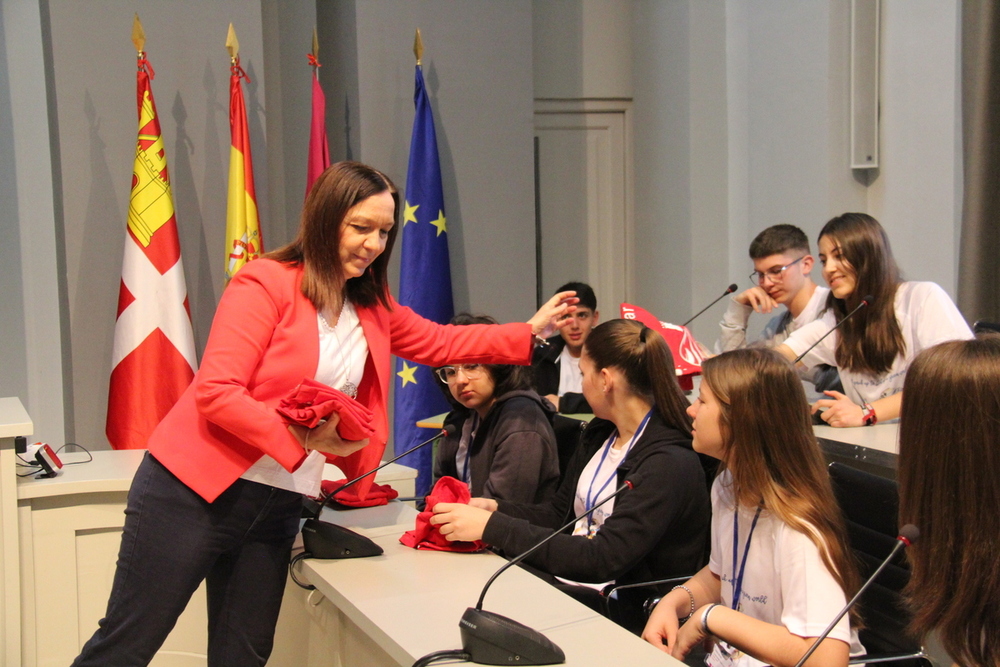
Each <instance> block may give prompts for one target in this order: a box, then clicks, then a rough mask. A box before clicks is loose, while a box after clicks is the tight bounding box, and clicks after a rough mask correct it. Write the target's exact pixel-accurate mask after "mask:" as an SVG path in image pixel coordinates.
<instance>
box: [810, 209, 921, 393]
mask: <svg viewBox="0 0 1000 667" xmlns="http://www.w3.org/2000/svg"><path fill="white" fill-rule="evenodd" d="M824 236H827V237H829V238H830V240H831V241H832V242H833V245H834V246H835V247H836V248H838V249H839V250H840V256H841V257H842V258H843V260H846V261H847V263H848V264H850V265H851V268H853V269H854V273H855V286H854V292H853V293H851V294H849V295H848V296H847V298H846V299H838V298H836V297H835V296H834V295H833V292H831V293H830V296H829V297H827V302H826V304H827V307H828V308H832V309H833V312H834V313H835V314H836V316H837V319H838V320H841V319H843V318H844V317H845V316H846V315H847V313H849V312H850V311H852V310H854V308H856V307H857V306H858V304H859V303H861V300H862V299H863V298H865V296H868V295H871V296H873V297H874V299H873V300H872V302H871V303H870V304H868V305H867V306H866V307H864V308H862V309H861V310H859V311H858V312H857V313H855V314H854V315H853V316H852V317H851V318H850V319H848V320H847V321H846V322H844V323H843V324H842V325H841V326H840V330H839V335H840V338H839V342H838V343H837V352H836V355H837V365H838V366H839V367H841V368H846V369H847V370H849V371H854V372H861V373H867V374H870V375H876V376H877V375H883V374H885V373H887V372H888V371H889V369H890V368H891V367H892V362H893V361H894V360H895V359H896V355H899V354H904V353H905V352H906V343H905V342H904V341H903V332H902V331H900V329H899V322H898V321H897V320H896V288H898V287H899V283H900V282H901V278H900V275H899V267H898V266H896V260H895V259H893V256H892V248H891V247H890V246H889V237H888V236H886V233H885V230H884V229H882V225H880V224H879V223H878V220H876V219H875V218H873V217H871V216H870V215H867V214H865V213H844V214H843V215H839V216H837V217H836V218H833V219H832V220H830V221H829V222H828V223H826V225H824V226H823V229H822V230H820V233H819V238H823V237H824Z"/></svg>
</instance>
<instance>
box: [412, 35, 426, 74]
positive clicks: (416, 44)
mask: <svg viewBox="0 0 1000 667" xmlns="http://www.w3.org/2000/svg"><path fill="white" fill-rule="evenodd" d="M413 55H415V56H416V57H417V65H418V66H419V65H420V61H421V60H422V59H423V57H424V40H422V39H420V28H417V36H416V37H414V38H413Z"/></svg>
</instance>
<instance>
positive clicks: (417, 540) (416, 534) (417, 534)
mask: <svg viewBox="0 0 1000 667" xmlns="http://www.w3.org/2000/svg"><path fill="white" fill-rule="evenodd" d="M471 497H472V494H470V493H469V487H468V485H467V484H465V482H462V481H461V480H457V479H455V478H454V477H442V478H441V479H439V480H438V481H437V484H435V485H434V488H433V489H432V490H431V493H430V495H429V496H427V509H425V510H424V511H423V512H421V513H420V514H418V515H417V525H416V528H414V529H413V530H410V531H407V532H405V533H403V535H402V537H400V538H399V541H400V542H401V543H403V544H404V545H406V546H408V547H412V548H414V549H432V550H434V551H459V552H463V553H471V552H473V551H482V550H483V549H484V548H486V545H485V544H484V543H483V541H482V540H476V541H475V542H449V541H448V538H446V537H445V536H444V535H442V534H441V529H440V528H439V527H438V526H435V525H433V524H431V517H432V516H434V512H433V511H432V510H433V509H434V506H435V505H437V504H438V503H467V502H469V499H470V498H471Z"/></svg>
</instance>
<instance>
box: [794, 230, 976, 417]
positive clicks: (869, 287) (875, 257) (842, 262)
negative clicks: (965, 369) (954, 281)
mask: <svg viewBox="0 0 1000 667" xmlns="http://www.w3.org/2000/svg"><path fill="white" fill-rule="evenodd" d="M819 261H820V264H822V266H823V278H824V279H825V280H826V282H827V284H828V285H829V286H830V292H831V293H830V296H829V297H828V302H827V305H828V311H827V315H826V316H825V317H823V318H822V319H820V320H817V321H815V322H813V323H811V324H808V325H806V326H805V327H803V328H802V329H799V330H798V331H796V332H795V333H793V334H792V335H791V336H790V337H789V338H788V339H787V340H785V342H784V344H783V345H781V346H780V347H779V348H778V350H779V351H780V352H781V353H782V354H783V355H784V356H785V357H786V358H788V359H795V358H796V357H798V356H799V355H800V354H802V353H804V352H806V350H809V348H810V346H811V345H813V344H814V343H816V342H817V341H819V340H820V338H821V337H822V336H823V335H824V334H826V333H827V332H828V331H830V328H831V327H832V326H834V325H835V324H836V323H837V322H838V321H840V320H843V319H844V318H845V317H846V316H847V314H848V313H850V312H851V311H853V310H854V309H855V308H857V307H858V305H859V304H861V302H862V301H863V300H864V301H866V303H867V305H866V306H865V307H863V308H861V309H860V310H858V312H856V313H854V315H852V316H851V317H850V318H849V319H847V320H846V321H845V322H844V323H843V324H842V325H841V326H840V328H839V329H838V330H837V331H835V332H833V333H832V334H830V335H829V336H827V337H826V338H825V339H823V340H822V342H820V343H819V344H818V345H816V347H814V348H813V349H812V350H811V351H809V353H808V354H806V356H805V357H804V358H803V359H802V363H803V364H805V365H806V366H808V367H811V366H814V365H816V364H829V365H832V366H836V367H837V368H838V369H839V373H840V379H841V382H842V384H843V385H844V392H843V393H841V392H837V391H826V392H824V393H825V394H826V395H827V396H828V397H829V398H825V399H821V400H819V401H817V402H816V403H815V405H814V406H813V412H817V411H820V410H822V412H821V413H820V415H821V416H822V418H823V421H825V422H826V423H827V424H829V425H830V426H866V425H867V426H870V425H872V424H875V423H876V422H878V421H888V420H890V419H896V418H898V417H899V406H900V402H901V400H902V395H901V394H900V392H901V391H902V388H903V378H904V377H905V375H906V369H907V367H908V366H909V365H910V362H912V361H913V359H914V357H916V356H917V354H919V353H920V352H921V351H922V350H925V349H927V348H929V347H931V346H933V345H937V344H938V343H942V342H944V341H947V340H956V339H966V338H971V337H972V331H971V330H970V329H969V325H968V324H966V322H965V320H964V319H963V317H962V314H961V313H960V312H958V309H957V308H956V307H955V304H954V303H953V302H952V300H951V299H950V298H949V297H948V295H947V294H946V293H945V291H944V290H943V289H941V287H940V286H938V285H936V284H935V283H931V282H912V281H903V280H902V278H901V277H900V272H899V267H898V266H897V265H896V260H895V259H894V258H893V255H892V248H891V247H890V246H889V237H888V236H887V235H886V233H885V230H884V229H883V228H882V225H880V224H879V223H878V221H877V220H876V219H875V218H873V217H871V216H870V215H867V214H865V213H844V214H843V215H840V216H837V217H836V218H833V219H832V220H830V221H829V222H827V223H826V225H824V226H823V229H822V230H821V231H820V233H819ZM868 297H872V298H871V299H868Z"/></svg>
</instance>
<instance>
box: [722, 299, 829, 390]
mask: <svg viewBox="0 0 1000 667" xmlns="http://www.w3.org/2000/svg"><path fill="white" fill-rule="evenodd" d="M829 294H830V289H829V288H827V287H817V288H816V289H815V290H813V293H812V296H811V297H809V301H808V302H807V303H806V307H805V308H803V309H802V312H801V313H799V315H798V317H792V316H791V313H790V312H788V310H787V309H782V312H780V313H779V314H777V315H775V316H774V317H772V318H771V319H770V320H768V323H767V325H766V326H765V327H764V330H763V331H761V333H760V338H759V339H758V340H760V341H766V342H767V343H768V344H769V345H773V346H775V347H777V346H778V345H781V344H782V343H784V342H785V339H787V338H788V337H789V336H790V335H791V334H792V332H794V331H798V330H799V329H801V328H802V327H804V326H806V325H807V324H809V323H810V322H814V321H816V320H817V319H819V318H820V316H822V315H823V311H824V309H825V308H826V299H827V296H829ZM753 312H754V310H753V307H752V306H744V305H743V304H741V303H739V302H738V301H736V297H732V298H730V300H729V307H728V308H726V312H725V313H724V314H723V315H722V322H720V323H719V327H720V328H721V330H722V331H721V334H720V336H719V342H718V343H717V344H716V350H717V351H718V352H729V351H730V350H736V349H739V348H741V347H745V346H746V345H747V324H748V323H749V321H750V315H751V314H753ZM815 373H816V369H815V365H812V366H808V367H806V368H805V369H804V370H801V371H800V372H799V375H800V376H801V377H802V378H803V379H805V380H809V381H810V382H811V381H812V380H813V376H814V375H815Z"/></svg>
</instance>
